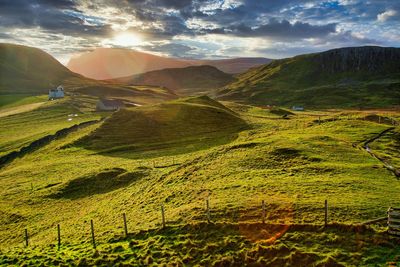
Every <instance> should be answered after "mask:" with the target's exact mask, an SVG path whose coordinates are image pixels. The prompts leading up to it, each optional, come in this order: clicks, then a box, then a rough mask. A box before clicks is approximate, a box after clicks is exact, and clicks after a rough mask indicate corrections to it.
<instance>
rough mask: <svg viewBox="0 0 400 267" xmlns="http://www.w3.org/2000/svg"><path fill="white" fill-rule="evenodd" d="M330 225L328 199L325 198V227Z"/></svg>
mask: <svg viewBox="0 0 400 267" xmlns="http://www.w3.org/2000/svg"><path fill="white" fill-rule="evenodd" d="M326 226H328V200H327V199H325V227H326Z"/></svg>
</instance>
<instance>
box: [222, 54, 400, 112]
mask: <svg viewBox="0 0 400 267" xmlns="http://www.w3.org/2000/svg"><path fill="white" fill-rule="evenodd" d="M217 96H218V98H219V99H226V100H227V99H229V100H237V101H243V102H248V103H257V104H275V105H306V106H319V107H337V106H341V107H344V106H347V107H354V106H357V107H364V106H390V105H398V104H399V103H400V48H384V47H351V48H340V49H334V50H329V51H326V52H322V53H315V54H308V55H300V56H296V57H293V58H287V59H281V60H275V61H273V62H271V63H269V64H267V65H264V66H262V67H259V68H255V69H252V70H250V71H248V72H246V73H244V74H242V75H239V76H238V80H237V81H235V82H233V83H231V84H229V85H227V86H225V87H224V88H222V89H220V90H219V91H218V93H217Z"/></svg>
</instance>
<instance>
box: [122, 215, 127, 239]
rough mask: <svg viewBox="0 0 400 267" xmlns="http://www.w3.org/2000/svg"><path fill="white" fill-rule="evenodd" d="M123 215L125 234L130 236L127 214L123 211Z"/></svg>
mask: <svg viewBox="0 0 400 267" xmlns="http://www.w3.org/2000/svg"><path fill="white" fill-rule="evenodd" d="M122 217H123V218H124V231H125V236H128V226H127V225H126V214H125V213H123V214H122Z"/></svg>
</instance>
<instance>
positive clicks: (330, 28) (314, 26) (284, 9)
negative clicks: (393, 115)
mask: <svg viewBox="0 0 400 267" xmlns="http://www.w3.org/2000/svg"><path fill="white" fill-rule="evenodd" d="M109 7H111V8H112V9H110V10H112V12H111V11H110V10H109V9H107V8H109ZM89 14H91V16H90V15H89ZM93 14H95V15H93ZM92 16H95V17H92ZM399 21H400V1H399V0H379V1H378V0H376V1H373V0H372V1H364V0H324V1H318V0H236V1H232V2H230V4H228V3H226V2H225V1H224V0H91V1H84V0H0V29H1V30H2V32H3V33H2V34H0V39H1V40H2V41H4V40H5V41H14V40H18V42H19V43H23V40H24V38H25V37H24V33H21V31H20V32H18V31H17V30H21V29H22V30H27V29H29V30H32V33H35V32H37V33H38V34H37V36H40V38H43V36H47V37H44V38H45V41H44V43H46V42H48V43H49V46H55V45H56V42H63V41H62V39H63V37H68V38H70V39H69V40H74V41H75V42H76V43H74V44H73V45H74V46H76V45H77V44H79V45H78V46H77V47H76V48H74V47H73V46H72V44H71V46H68V45H66V47H65V49H64V48H63V49H61V48H60V49H59V50H58V52H56V53H63V52H65V51H67V52H68V53H69V52H70V51H78V50H79V49H90V47H91V46H93V47H96V46H99V45H101V41H102V40H103V39H110V38H111V37H112V36H113V35H114V34H115V33H116V32H115V31H114V30H113V27H112V26H115V25H112V24H119V25H122V26H123V27H119V28H118V27H117V28H118V30H117V31H120V29H125V28H124V27H125V24H126V27H130V28H129V29H127V30H128V31H132V32H137V33H140V34H141V35H142V36H143V37H144V38H145V40H146V41H149V42H150V45H148V46H147V47H144V49H146V50H150V51H155V52H162V53H167V54H169V55H172V56H181V57H182V56H183V57H195V56H196V55H198V56H208V55H204V53H205V51H209V52H210V53H209V55H211V54H213V55H214V56H216V55H217V54H218V53H220V52H221V51H225V52H227V53H230V52H231V53H240V52H238V50H241V49H243V47H242V45H243V43H240V42H236V39H233V37H235V38H238V40H246V41H243V42H244V43H246V42H248V39H245V38H247V37H254V38H258V39H268V41H271V40H272V41H274V43H276V47H271V48H268V49H258V50H257V48H253V51H254V52H257V53H259V54H260V53H261V54H263V55H266V56H274V55H293V54H296V53H302V52H308V51H314V50H318V51H320V50H323V49H325V48H330V47H334V46H335V47H339V46H351V45H364V44H381V45H388V44H390V45H392V46H393V45H395V46H396V45H397V46H398V45H399V42H400V39H399V37H398V36H399V35H400V33H399V30H398V29H399V28H400V27H398V26H399ZM130 22H139V23H132V24H130ZM129 25H136V26H134V27H133V26H129ZM114 29H115V28H114ZM39 33H40V34H39ZM360 33H363V35H361V34H360ZM208 34H213V35H217V36H218V37H220V36H227V39H228V38H231V40H232V42H231V43H230V44H228V43H224V44H217V45H216V46H219V47H218V48H216V47H212V46H207V45H204V44H200V43H197V44H196V43H195V42H192V43H191V42H190V41H184V42H182V40H195V39H196V37H199V38H200V36H201V37H204V36H205V35H208ZM396 34H397V37H396ZM364 35H365V36H367V37H363V36H364ZM57 36H58V37H57ZM388 36H389V38H388ZM26 38H28V37H26ZM29 38H30V41H29V40H28V41H26V43H27V44H32V40H33V39H35V41H36V40H37V38H34V37H33V35H30V36H29ZM60 38H61V39H60ZM212 38H214V37H212ZM212 38H210V39H212ZM215 38H216V37H215ZM241 38H243V39H241ZM310 38H312V42H310ZM59 39H60V40H59ZM176 39H178V40H181V41H175V40H176ZM222 39H223V40H225V39H224V38H222ZM199 40H201V38H200V39H199ZM203 40H204V39H203ZM377 40H380V41H377ZM160 41H162V42H160ZM53 42H54V43H53ZM185 42H186V44H188V45H185ZM165 43H168V44H165ZM115 45H116V44H115ZM313 45H315V46H316V47H307V48H306V46H313ZM74 49H75V50H74ZM49 50H50V48H49ZM244 50H246V49H244ZM269 53H273V55H271V54H269Z"/></svg>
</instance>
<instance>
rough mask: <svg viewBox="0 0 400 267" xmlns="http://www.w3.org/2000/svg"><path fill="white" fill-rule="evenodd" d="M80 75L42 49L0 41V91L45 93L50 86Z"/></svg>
mask: <svg viewBox="0 0 400 267" xmlns="http://www.w3.org/2000/svg"><path fill="white" fill-rule="evenodd" d="M79 76H80V75H78V74H75V73H73V72H71V71H69V70H68V69H67V68H66V67H64V66H63V65H62V64H61V63H60V62H58V61H57V60H56V59H54V58H53V57H52V56H50V55H49V54H47V53H45V52H44V51H42V50H40V49H37V48H33V47H27V46H22V45H15V44H4V43H3V44H0V93H2V94H3V93H35V94H41V93H48V90H49V88H52V87H55V86H57V85H59V84H61V83H62V82H63V81H64V80H66V79H68V78H73V77H79Z"/></svg>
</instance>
